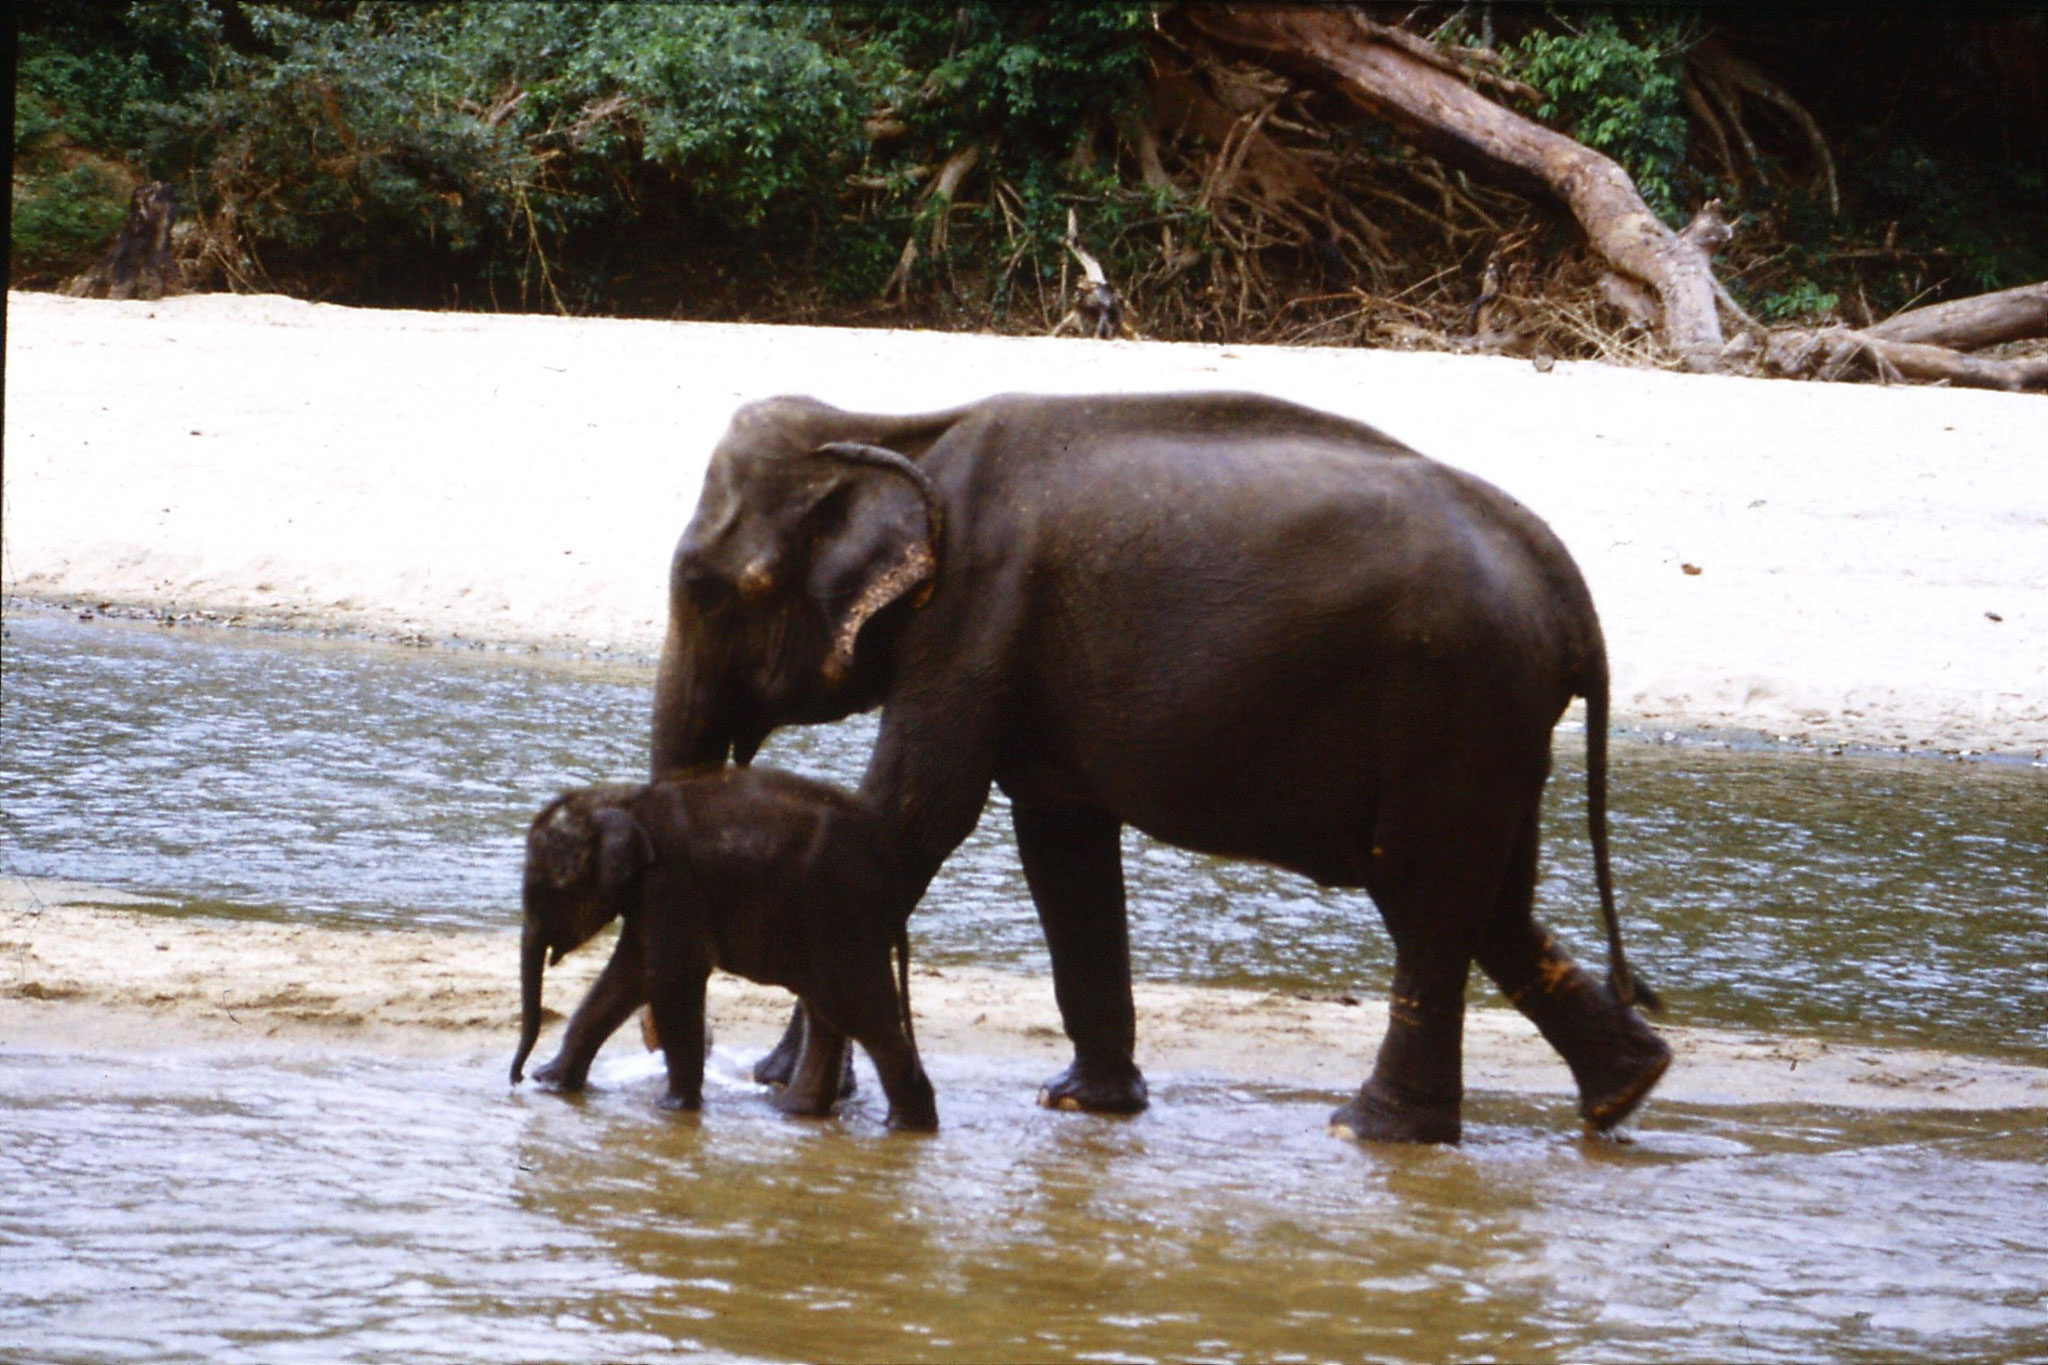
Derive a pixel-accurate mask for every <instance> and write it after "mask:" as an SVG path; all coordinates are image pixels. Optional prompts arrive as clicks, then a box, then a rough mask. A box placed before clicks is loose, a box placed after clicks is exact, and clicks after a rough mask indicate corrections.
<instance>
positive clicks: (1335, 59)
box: [1182, 6, 1722, 370]
mask: <svg viewBox="0 0 2048 1365" xmlns="http://www.w3.org/2000/svg"><path fill="white" fill-rule="evenodd" d="M1182 12H1183V13H1184V14H1185V15H1186V16H1187V20H1188V22H1189V23H1190V24H1192V25H1193V27H1194V28H1195V29H1196V30H1197V31H1198V32H1200V33H1202V34H1203V35H1205V36H1207V37H1208V38H1210V39H1212V40H1214V41H1216V42H1219V43H1222V44H1225V45H1227V46H1230V47H1235V48H1239V49H1242V50H1245V51H1247V52H1250V53H1253V54H1255V55H1256V56H1257V57H1258V58H1259V59H1261V60H1264V61H1271V62H1276V63H1281V64H1287V65H1291V66H1296V67H1302V68H1306V69H1307V70H1308V71H1309V73H1310V74H1311V75H1312V76H1314V77H1316V78H1319V79H1321V80H1322V81H1324V82H1325V83H1327V84H1329V85H1331V86H1333V87H1334V88H1335V89H1337V90H1338V91H1340V92H1341V93H1342V94H1343V95H1344V96H1345V98H1347V99H1348V100H1350V101H1351V102H1352V103H1353V104H1354V105H1357V106H1358V107H1359V108H1360V109H1362V110H1364V111H1365V112H1367V113H1368V114H1371V115H1373V116H1374V117H1377V118H1379V119H1382V120H1383V121H1385V122H1387V123H1389V124H1391V125H1392V126H1393V127H1394V128H1395V129H1396V130H1397V131H1399V132H1401V133H1402V134H1403V135H1404V136H1406V137H1408V138H1410V139H1411V140H1413V141H1417V142H1419V143H1422V144H1423V145H1425V146H1430V147H1432V148H1433V149H1434V148H1438V147H1443V146H1444V145H1445V144H1446V143H1448V144H1450V145H1451V147H1452V148H1453V149H1454V150H1457V151H1461V152H1463V153H1464V154H1466V155H1467V156H1469V157H1476V158H1478V159H1480V160H1482V161H1484V162H1486V163H1489V164H1491V165H1492V166H1494V167H1498V168H1504V169H1506V170H1509V171H1511V172H1515V173H1518V174H1519V175H1521V176H1525V177H1534V178H1535V179H1536V180H1538V181H1540V182H1541V183H1542V184H1544V185H1545V186H1547V187H1549V189H1550V191H1551V192H1552V193H1553V194H1555V195H1556V196H1557V197H1558V198H1559V199H1560V200H1562V201H1563V202H1564V204H1565V205H1566V207H1567V208H1569V209H1570V210H1571V212H1572V214H1573V216H1574V217H1576V218H1577V219H1578V221H1579V224H1580V226H1581V227H1582V228H1583V229H1584V230H1585V233H1586V238H1587V240H1588V242H1589V243H1590V244H1591V245H1592V247H1593V249H1594V250H1595V251H1597V252H1598V253H1599V254H1600V255H1601V256H1602V257H1603V258H1604V259H1605V260H1606V261H1607V263H1608V264H1609V265H1610V266H1612V267H1613V268H1614V269H1615V270H1617V271H1618V272H1620V273H1621V274H1623V275H1626V276H1628V277H1630V278H1632V279H1634V280H1637V281H1640V282H1641V283H1642V284H1643V285H1644V286H1646V287H1647V288H1648V289H1649V290H1650V291H1651V292H1652V293H1653V294H1654V295H1655V296H1656V300H1657V303H1658V306H1659V313H1660V317H1659V324H1658V333H1659V336H1660V338H1661V339H1662V341H1663V343H1664V345H1665V346H1666V348H1667V349H1669V350H1670V351H1671V352H1672V353H1673V354H1675V355H1676V356H1677V357H1678V358H1679V360H1680V362H1681V363H1683V364H1684V365H1685V366H1686V368H1688V369H1693V370H1716V369H1719V368H1721V349H1722V335H1721V323H1720V318H1719V316H1718V315H1717V313H1716V312H1715V306H1714V276H1713V268H1712V265H1711V263H1710V262H1709V260H1708V255H1707V251H1706V250H1705V249H1703V246H1702V244H1700V243H1699V242H1697V241H1695V240H1689V239H1686V238H1684V237H1682V236H1681V235H1680V234H1679V233H1676V232H1673V231H1672V230H1671V229H1670V228H1668V227H1666V226H1665V225H1664V224H1663V223H1662V222H1661V221H1659V220H1658V218H1657V216H1656V215H1655V214H1654V213H1652V212H1650V209H1649V206H1648V205H1646V204H1645V203H1644V202H1643V198H1642V195H1641V194H1639V193H1638V192H1637V190H1636V187H1635V182H1634V181H1632V180H1631V179H1630V178H1629V175H1628V172H1626V171H1624V170H1623V169H1622V168H1621V167H1620V166H1619V165H1617V164H1616V163H1615V162H1614V161H1613V160H1612V159H1610V158H1608V157H1606V156H1603V155H1601V154H1600V153H1599V152H1596V151H1594V150H1593V149H1592V148H1590V147H1587V146H1585V145H1584V144H1583V143H1580V142H1577V141H1575V140H1574V139H1572V138H1569V137H1566V136H1565V135H1564V134H1562V133H1559V132H1556V131H1554V130H1552V129H1550V128H1546V127H1544V126H1543V125H1542V124H1540V123H1536V122H1533V121H1531V120H1529V119H1526V118H1523V117H1522V116H1521V115H1519V114H1516V113H1514V112H1513V111H1512V110H1509V109H1505V108H1503V107H1502V106H1500V105H1498V104H1495V103H1494V102H1493V101H1491V100H1489V99H1487V98H1486V97H1484V96H1483V95H1481V94H1479V93H1478V92H1477V91H1475V90H1473V89H1472V88H1471V87H1469V86H1467V85H1466V84H1464V83H1463V82H1462V81H1461V80H1459V79H1458V78H1457V77H1456V76H1454V75H1452V74H1451V73H1450V72H1449V71H1446V70H1444V69H1443V67H1442V65H1441V64H1440V63H1436V62H1430V61H1424V60H1422V59H1421V58H1419V57H1418V56H1416V55H1415V53H1414V52H1413V51H1411V46H1412V42H1406V41H1402V39H1400V38H1396V37H1394V36H1392V34H1393V33H1394V32H1395V31H1394V30H1390V29H1386V28H1384V27H1383V26H1381V25H1378V24H1375V23H1373V22H1371V21H1370V20H1367V19H1365V18H1363V17H1362V16H1360V15H1358V14H1357V13H1355V12H1353V11H1347V10H1338V9H1315V8H1292V7H1288V8H1266V7H1256V8H1254V7H1241V8H1240V7H1211V6H1190V7H1188V8H1187V9H1186V10H1184V11H1182ZM1408 36H1409V35H1403V37H1408Z"/></svg>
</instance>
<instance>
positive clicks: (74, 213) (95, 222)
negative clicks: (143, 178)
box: [9, 161, 128, 285]
mask: <svg viewBox="0 0 2048 1365" xmlns="http://www.w3.org/2000/svg"><path fill="white" fill-rule="evenodd" d="M127 207H128V192H127V190H126V188H124V187H123V185H122V183H121V180H120V177H118V176H116V175H115V174H114V173H113V172H112V171H110V170H108V169H107V168H106V167H104V166H101V165H99V164H97V163H95V162H92V161H82V162H80V163H79V164H78V165H76V166H73V167H72V168H71V169H69V170H63V171H56V172H54V173H50V174H44V175H32V176H19V175H18V176H17V177H16V179H15V188H14V217H13V220H12V222H11V223H10V224H9V236H10V240H11V256H12V264H13V269H14V281H15V283H16V284H18V285H19V284H27V283H33V282H38V281H40V282H44V283H49V284H55V283H56V282H57V281H58V280H60V279H62V278H63V277H65V276H67V275H74V274H76V273H78V272H79V271H81V270H83V269H85V268H86V267H87V266H89V265H91V264H92V262H93V260H94V259H95V258H96V257H97V256H98V255H99V253H100V249H101V248H102V247H103V246H104V245H105V244H106V242H107V239H108V238H110V237H112V236H113V235H114V233H115V232H117V231H118V230H119V229H120V226H121V220H122V218H123V217H124V216H126V213H127Z"/></svg>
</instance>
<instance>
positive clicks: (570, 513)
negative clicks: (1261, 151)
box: [0, 293, 2048, 755]
mask: <svg viewBox="0 0 2048 1365" xmlns="http://www.w3.org/2000/svg"><path fill="white" fill-rule="evenodd" d="M7 322H8V327H7V372H6V391H7V392H6V398H7V407H6V432H5V434H6V472H5V479H6V487H5V493H6V509H5V528H4V539H5V550H4V556H0V587H4V590H5V591H6V592H7V593H9V594H13V595H18V596H23V597H28V598H34V599H42V600H51V601H63V602H86V603H97V602H113V603H118V604H122V605H126V606H132V607H142V608H147V609H153V610H176V611H179V612H199V611H212V612H216V613H218V614H219V615H221V616H235V615H244V616H248V617H260V618H262V619H266V620H270V621H276V622H285V623H291V624H296V625H301V626H309V627H331V628H340V629H348V630H361V631H368V632H377V633H389V634H400V635H419V636H427V637H430V638H463V639H470V640H486V641H491V642H498V643H506V644H537V645H541V646H544V647H551V648H570V649H578V650H583V649H596V650H603V651H611V652H618V653H622V654H625V655H629V656H634V657H647V656H651V655H652V654H653V653H654V652H655V651H656V649H658V647H659V641H660V617H661V611H662V593H663V585H664V582H665V578H666V572H667V563H668V556H669V552H670V550H671V548H672V547H673V544H674V542H675V538H676V535H677V534H678V532H679V531H680V530H681V528H682V526H683V524H684V522H685V521H686V520H687V519H688V516H689V512H690V509H691V507H692V505H693V504H694V502H695V499H696V495H697V489H698V485H699V483H700V481H701V478H702V474H703V467H704V461H705V458H706V456H707V454H708V452H709V450H710V447H711V445H712V443H713V442H714V441H715V440H716V438H717V436H718V434H719V432H720V430H721V429H722V428H723V426H724V424H725V422H726V420H727V418H728V417H729V416H730V414H731V412H732V410H733V408H734V407H735V406H736V405H737V404H739V403H741V402H742V401H745V400H748V399H752V398H758V397H763V396H767V395H770V394H775V393H783V392H797V393H809V394H813V395H816V396H818V397H820V398H823V399H826V400H828V401H831V402H834V403H838V404H841V405H844V406H848V407H860V408H869V409H874V410H901V411H910V410H918V409H925V408H934V407H941V406H946V405H950V404H953V403H958V402H963V401H967V400H970V399H973V398H976V397H978V396H981V395H983V394H986V393H989V392H992V391H998V390H1042V391H1046V392H1086V391H1095V390H1141V389H1142V390H1156V389H1186V388H1244V389H1255V390H1260V391H1263V392H1267V393H1272V394H1277V395H1281V396H1284V397H1287V398H1292V399H1296V400H1299V401H1301V402H1305V403H1310V404H1313V405H1315V406H1318V407H1322V408H1326V409H1330V410H1332V411H1337V412H1342V413H1346V414H1349V415H1352V416H1355V417H1359V418H1362V419H1365V420H1367V421H1370V422H1372V423H1374V424H1375V425H1378V426H1380V427H1382V428H1384V429H1386V430H1387V431H1389V432H1392V433H1393V434H1395V435H1396V436H1399V437H1401V438H1403V439H1405V440H1407V441H1409V442H1410V443H1412V444H1414V445H1415V446H1417V447H1418V448H1420V449H1422V450H1424V451H1427V452H1429V453H1430V454H1433V455H1435V456H1437V457H1438V458H1441V459H1444V460H1447V461H1450V462H1452V463H1454V464H1458V465H1461V466H1463V467H1465V468H1467V469H1470V470H1472V471H1474V472H1476V473H1478V474H1480V475H1482V476H1483V477H1486V478H1488V479H1491V480H1493V481H1494V482H1496V483H1498V484H1500V485H1502V486H1503V487H1505V488H1507V489H1508V490H1509V491H1510V492H1513V493H1514V494H1515V495H1517V496H1518V497H1520V498H1521V499H1523V500H1524V501H1525V502H1527V503H1528V504H1529V505H1530V506H1532V507H1534V508H1535V509H1536V510H1537V511H1538V512H1539V513H1541V514H1542V515H1543V516H1545V517H1546V518H1547V519H1548V520H1549V521H1550V522H1551V524H1552V525H1553V526H1555V527H1556V528H1557V530H1558V531H1559V533H1560V534H1561V535H1562V536H1563V537H1564V539H1565V541H1566V543H1567V544H1568V545H1570V546H1571V548H1572V551H1573V553H1574V554H1575V555H1576V556H1577V558H1578V560H1579V562H1580V564H1581V566H1582V567H1583V568H1584V570H1585V572H1586V575H1587V578H1588V579H1589V580H1590V582H1591V584H1592V587H1593V593H1594V597H1595V600H1596V601H1597V603H1598V604H1599V607H1600V610H1601V614H1602V617H1603V619H1604V621H1605V623H1606V628H1607V634H1608V648H1609V653H1610V655H1611V657H1612V661H1613V672H1614V697H1615V709H1616V712H1617V716H1618V718H1619V719H1620V720H1621V721H1622V722H1623V723H1632V724H1635V725H1640V726H1644V727H1648V728H1652V729H1657V728H1666V727H1670V728H1685V729H1690V728H1718V727H1726V728H1735V729H1743V730H1755V731H1762V732H1765V733H1768V734H1773V735H1787V736H1793V737H1798V738H1803V739H1806V740H1809V741H1812V742H1816V743H1841V742H1847V743H1856V744H1868V745H1873V746H1905V747H1908V748H1914V749H1920V748H1939V749H1946V750H1953V751H2003V752H2010V753H2021V754H2030V755H2039V754H2042V753H2043V752H2048V400H2043V399H2042V398H2040V397H2038V396H2026V395H2013V394H2001V393H1984V392H1973V391H1960V390H1945V389H1928V388H1910V389H1908V388H1898V389H1883V388H1877V387H1868V386H1848V385H1836V386H1828V385H1810V384H1792V383H1776V382H1768V381H1760V380H1743V379H1726V378H1718V377H1702V376H1690V375H1678V374H1666V373H1657V372H1645V371H1634V370H1620V369H1611V368H1606V367H1603V366H1598V365H1590V364H1584V365H1582V364H1560V365H1558V366H1556V368H1555V369H1554V370H1552V371H1551V372H1550V373H1547V374H1546V373H1538V372H1537V371H1536V370H1535V369H1534V368H1533V367H1532V366H1530V365H1529V364H1528V363H1526V362H1524V361H1517V360H1509V359H1500V358H1488V357H1465V356H1448V355H1438V354H1421V353H1415V354H1405V353H1395V352H1373V351H1356V350H1298V349H1279V348H1269V347H1236V346H1233V347H1212V346H1190V345H1170V344H1164V343H1136V342H1113V343H1102V342H1086V341H1077V340H1040V339H1019V338H1000V337H979V336H957V335H946V334H939V333H917V332H878V331H851V330H834V329H814V328H782V327H749V326H728V325H718V324H701V323H665V322H629V321H612V320H565V319H557V318H543V317H506V316H480V315H465V314H434V313H410V312H397V311H388V312H387V311H371V310H361V309H348V308H337V307H331V306H324V305H314V304H305V303H299V302H295V301H292V300H289V299H283V298H274V297H234V296H227V295H205V296H195V297H186V298H177V299H169V300H164V301H162V302H158V303H136V302H129V303H109V302H101V301H92V300H76V299H65V298H59V297H55V296H52V295H46V294H21V293H16V294H12V295H10V296H9V299H8V319H7ZM1687 565H1690V566H1692V567H1693V568H1696V569H1697V570H1698V572H1697V573H1691V572H1688V571H1687V570H1686V568H1685V566H1687Z"/></svg>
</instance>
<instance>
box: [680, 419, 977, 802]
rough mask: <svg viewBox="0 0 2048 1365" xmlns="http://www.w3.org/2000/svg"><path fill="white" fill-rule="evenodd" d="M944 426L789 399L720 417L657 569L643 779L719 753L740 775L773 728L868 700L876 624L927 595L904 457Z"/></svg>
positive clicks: (878, 675) (932, 573)
mask: <svg viewBox="0 0 2048 1365" xmlns="http://www.w3.org/2000/svg"><path fill="white" fill-rule="evenodd" d="M946 420H947V415H946V414H938V415H935V416H929V417H923V418H901V419H889V418H872V417H860V416H857V415H856V414H852V413H846V412H841V411H840V410H838V409H836V408H832V407H829V406H827V405H825V404H823V403H818V402H815V401H813V400H810V399H796V398H783V399H772V400H769V401H767V402H763V403H755V404H751V405H749V406H748V407H746V408H743V409H741V410H740V412H739V413H738V414H737V415H736V416H735V417H734V418H733V422H732V426H731V428H730V429H729V430H728V431H727V433H726V435H725V438H724V439H723V440H722V441H720V443H719V445H718V447H717V449H716V450H714V451H713V452H712V457H711V463H710V466H709V468H708V469H707V471H706V473H705V478H704V491H703V494H702V496H701V497H700V498H699V500H698V503H697V511H696V514H695V516H693V517H692V518H691V520H690V524H689V526H688V527H687V528H686V529H685V530H684V532H683V536H682V539H681V541H680V542H679V543H678V544H677V546H676V552H675V559H674V561H673V563H672V565H671V569H670V577H669V630H668V639H667V642H666V644H665V646H664V648H663V651H662V661H661V672H660V677H659V679H658V680H657V682H656V684H655V718H654V753H653V769H654V772H655V773H656V774H657V775H658V774H660V773H663V772H667V771H669V770H671V769H674V768H682V767H692V766H697V765H701V764H719V763H723V762H724V761H725V759H726V756H727V754H728V753H730V754H731V755H732V757H733V758H734V759H735V761H737V762H739V763H742V764H745V763H747V762H750V761H751V760H752V758H753V756H754V753H755V751H756V750H757V749H758V748H759V747H760V745H761V742H762V741H763V740H764V739H766V738H767V736H768V733H769V732H770V731H771V730H773V729H774V728H776V727H777V726H779V725H784V724H802V723H809V722H814V721H827V720H836V719H838V718H839V717H841V716H845V715H850V714H852V713H853V712H855V711H858V710H863V709H866V708H867V707H870V706H873V705H876V704H877V703H878V702H879V701H880V700H881V693H882V690H883V688H884V685H885V682H886V678H885V667H884V665H883V664H882V662H881V661H880V655H881V654H883V653H885V652H886V651H885V650H883V649H881V648H879V647H878V646H877V645H876V643H875V639H876V637H877V636H878V635H880V634H883V633H885V632H883V631H882V630H881V628H880V625H879V623H880V622H884V621H887V620H890V619H892V618H893V617H895V616H897V615H898V614H899V613H895V612H892V611H891V610H890V609H891V608H892V607H895V606H896V605H897V604H899V603H907V604H910V605H913V606H914V605H918V604H921V603H922V602H923V601H924V599H925V598H926V597H928V596H929V595H930V593H931V591H932V589H933V587H934V585H935V584H936V582H937V579H938V574H939V570H940V564H939V558H940V543H941V540H942V537H943V531H944V527H943V517H942V514H941V510H940V504H939V499H938V495H937V493H936V492H935V490H934V489H933V487H932V483H931V480H930V479H929V478H928V477H927V476H926V475H925V473H924V471H923V470H922V469H920V468H919V467H918V466H917V464H916V463H915V462H914V461H913V460H912V459H911V458H909V457H908V456H907V455H906V454H905V452H906V451H911V452H916V451H918V450H921V449H923V448H924V447H927V446H929V445H930V443H931V441H932V439H933V438H934V436H935V435H936V434H937V432H938V431H939V430H941V429H942V428H943V424H944V423H945V421H946Z"/></svg>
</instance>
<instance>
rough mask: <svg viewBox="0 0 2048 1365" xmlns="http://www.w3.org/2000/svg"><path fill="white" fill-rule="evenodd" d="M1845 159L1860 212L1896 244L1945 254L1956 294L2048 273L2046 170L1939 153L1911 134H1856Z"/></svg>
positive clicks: (2014, 283)
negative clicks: (1883, 227) (1960, 284)
mask: <svg viewBox="0 0 2048 1365" xmlns="http://www.w3.org/2000/svg"><path fill="white" fill-rule="evenodd" d="M1847 160H1848V164H1849V170H1850V172H1851V173H1852V174H1853V175H1854V176H1855V179H1856V183H1857V186H1858V188H1859V190H1860V191H1861V193H1860V195H1859V201H1860V202H1859V203H1858V206H1857V208H1858V216H1859V217H1862V218H1865V219H1868V220H1874V222H1877V223H1886V224H1888V225H1890V228H1891V234H1892V240H1893V242H1894V244H1895V245H1897V246H1900V247H1903V248H1904V249H1906V250H1908V251H1915V252H1919V253H1922V254H1924V255H1927V256H1930V257H1933V256H1942V257H1946V258H1947V259H1948V260H1949V261H1950V262H1951V263H1952V265H1953V268H1954V270H1955V272H1956V274H1957V275H1958V276H1960V279H1961V281H1962V282H1963V285H1964V287H1963V289H1962V290H1961V291H1959V292H1963V293H1969V292H1973V291H1981V290H1991V289H2010V288H2013V287H2014V286H2017V285H2021V284H2026V283H2029V282H2031V281H2034V280H2039V279H2043V278H2048V231H2043V227H2042V225H2043V224H2048V174H2044V172H2043V170H2042V168H2041V167H2040V166H2038V165H2028V164H2027V163H2025V162H2023V161H2018V160H2005V159H1998V160H1990V159H1986V160H1965V159H1962V158H1957V157H1953V156H1951V157H1938V156H1937V155H1936V154H1935V153H1934V152H1933V151H1931V150H1930V149H1929V148H1928V147H1927V146H1926V145H1925V144H1924V142H1922V141H1921V140H1919V139H1917V138H1912V137H1907V138H1885V139H1882V140H1880V139H1874V138H1868V137H1859V138H1857V139H1855V140H1854V141H1853V142H1852V143H1851V145H1850V148H1849V153H1848V158H1847ZM1888 302H1889V300H1888ZM1904 302H1905V300H1903V299H1901V300H1899V303H1900V304H1903V303H1904Z"/></svg>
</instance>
